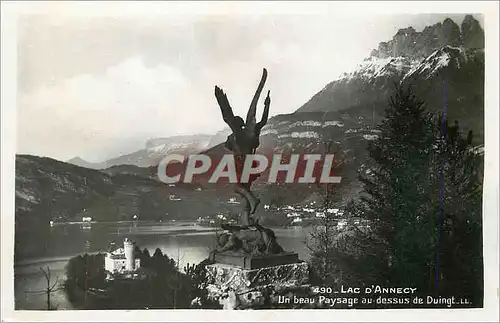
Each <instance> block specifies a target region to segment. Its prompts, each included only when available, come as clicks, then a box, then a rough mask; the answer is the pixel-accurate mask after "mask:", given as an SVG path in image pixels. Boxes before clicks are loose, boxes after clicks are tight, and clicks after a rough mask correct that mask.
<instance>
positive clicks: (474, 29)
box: [461, 15, 484, 49]
mask: <svg viewBox="0 0 500 323" xmlns="http://www.w3.org/2000/svg"><path fill="white" fill-rule="evenodd" d="M461 29H462V44H463V46H464V47H465V48H473V49H477V48H484V30H483V28H481V25H480V24H479V21H477V20H476V19H475V18H474V17H473V16H472V15H467V16H465V18H464V21H463V22H462V26H461Z"/></svg>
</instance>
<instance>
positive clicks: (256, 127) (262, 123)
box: [255, 91, 271, 133]
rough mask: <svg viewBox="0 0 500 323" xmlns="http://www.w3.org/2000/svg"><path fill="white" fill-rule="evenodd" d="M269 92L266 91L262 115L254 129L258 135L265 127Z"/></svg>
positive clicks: (267, 116)
mask: <svg viewBox="0 0 500 323" xmlns="http://www.w3.org/2000/svg"><path fill="white" fill-rule="evenodd" d="M270 93H271V91H267V97H266V101H264V113H263V114H262V119H260V121H259V122H258V123H257V125H256V126H255V129H256V130H257V131H258V132H259V133H260V130H261V129H262V128H263V127H264V126H265V125H266V123H267V118H269V106H270V105H271V98H270V97H269V94H270Z"/></svg>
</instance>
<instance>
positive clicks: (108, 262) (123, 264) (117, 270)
mask: <svg viewBox="0 0 500 323" xmlns="http://www.w3.org/2000/svg"><path fill="white" fill-rule="evenodd" d="M134 248H135V243H134V242H133V241H130V240H129V239H127V238H125V240H124V241H123V248H117V249H114V250H113V249H111V250H110V251H109V252H108V253H106V257H105V258H104V269H105V270H106V271H107V272H108V274H111V277H112V275H116V274H120V275H123V274H127V273H130V274H133V273H134V272H135V271H137V270H138V269H139V268H140V267H141V260H140V259H136V258H135V252H134ZM109 276H110V275H108V277H109ZM108 279H109V278H108Z"/></svg>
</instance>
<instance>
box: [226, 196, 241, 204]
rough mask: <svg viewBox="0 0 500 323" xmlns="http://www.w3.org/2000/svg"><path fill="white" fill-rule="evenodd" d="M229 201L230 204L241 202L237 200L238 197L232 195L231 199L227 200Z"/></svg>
mask: <svg viewBox="0 0 500 323" xmlns="http://www.w3.org/2000/svg"><path fill="white" fill-rule="evenodd" d="M227 203H229V204H240V202H238V201H237V200H236V197H231V198H230V199H229V201H227Z"/></svg>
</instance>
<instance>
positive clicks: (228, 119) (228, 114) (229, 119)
mask: <svg viewBox="0 0 500 323" xmlns="http://www.w3.org/2000/svg"><path fill="white" fill-rule="evenodd" d="M215 97H216V98H217V102H218V103H219V107H220V110H221V112H222V118H223V119H224V122H225V123H227V124H228V125H229V127H231V130H232V131H233V132H235V131H237V129H236V128H237V127H236V125H235V123H234V121H235V118H234V113H233V109H232V108H231V105H230V104H229V100H228V99H227V95H226V94H225V93H224V91H222V89H221V88H220V87H218V86H216V87H215Z"/></svg>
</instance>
